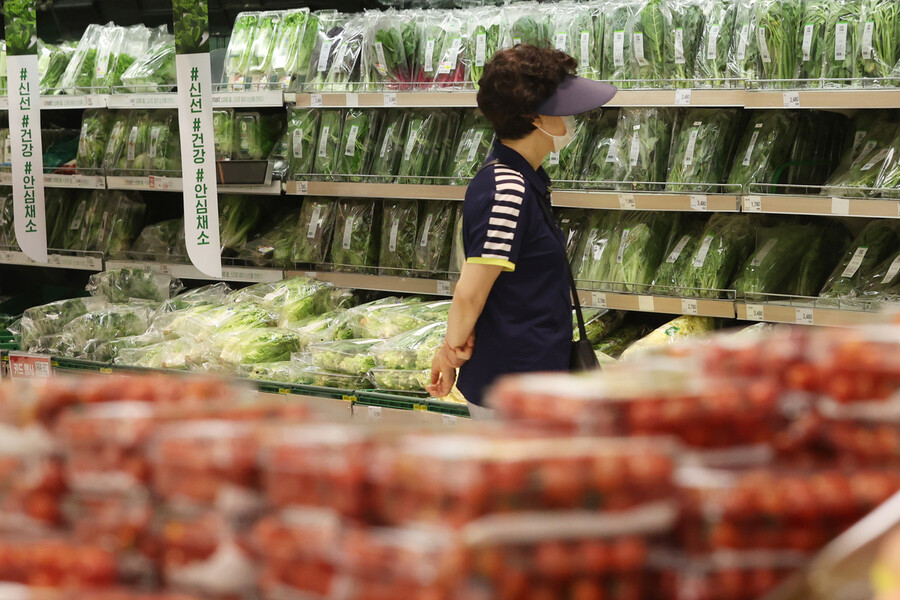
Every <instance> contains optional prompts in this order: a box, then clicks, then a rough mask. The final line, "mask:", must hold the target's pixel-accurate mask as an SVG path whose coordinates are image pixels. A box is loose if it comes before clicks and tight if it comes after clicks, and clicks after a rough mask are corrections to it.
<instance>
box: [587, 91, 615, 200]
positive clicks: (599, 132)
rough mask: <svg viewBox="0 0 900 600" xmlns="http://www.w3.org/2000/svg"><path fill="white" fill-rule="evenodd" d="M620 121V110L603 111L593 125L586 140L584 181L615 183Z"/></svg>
mask: <svg viewBox="0 0 900 600" xmlns="http://www.w3.org/2000/svg"><path fill="white" fill-rule="evenodd" d="M618 121H619V110H618V109H615V108H611V109H608V110H603V111H602V113H601V114H600V118H599V119H595V120H594V122H593V123H592V127H591V129H592V131H591V132H590V138H589V139H588V140H585V149H584V170H583V172H582V174H581V178H582V179H583V180H584V181H588V182H597V181H607V182H609V181H613V177H614V176H615V169H616V156H617V153H618V150H619V143H620V139H621V138H618V137H617V128H618ZM588 187H595V186H594V185H589V186H588ZM604 187H611V185H610V184H607V185H606V186H604Z"/></svg>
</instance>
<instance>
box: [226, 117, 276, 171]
mask: <svg viewBox="0 0 900 600" xmlns="http://www.w3.org/2000/svg"><path fill="white" fill-rule="evenodd" d="M283 131H284V119H283V117H282V116H281V115H276V114H272V115H267V114H262V113H258V112H239V113H235V116H234V152H233V156H234V158H235V159H236V160H265V159H266V158H268V156H269V153H270V152H272V148H273V147H274V146H275V142H276V141H277V140H278V138H279V137H280V135H281V133H282V132H283Z"/></svg>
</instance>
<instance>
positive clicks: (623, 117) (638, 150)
mask: <svg viewBox="0 0 900 600" xmlns="http://www.w3.org/2000/svg"><path fill="white" fill-rule="evenodd" d="M651 1H654V2H655V1H656V0H651ZM673 121H674V119H673V114H672V112H671V111H670V110H668V109H665V108H623V109H621V110H620V111H619V124H618V129H617V131H616V139H617V141H618V146H617V149H616V154H615V159H616V162H615V171H614V173H613V180H614V181H618V182H624V183H620V184H619V187H620V189H628V190H640V191H654V190H661V189H662V187H663V184H662V183H660V182H663V181H664V180H665V177H666V170H667V169H668V166H669V149H670V145H671V140H672V128H673V125H674V122H673Z"/></svg>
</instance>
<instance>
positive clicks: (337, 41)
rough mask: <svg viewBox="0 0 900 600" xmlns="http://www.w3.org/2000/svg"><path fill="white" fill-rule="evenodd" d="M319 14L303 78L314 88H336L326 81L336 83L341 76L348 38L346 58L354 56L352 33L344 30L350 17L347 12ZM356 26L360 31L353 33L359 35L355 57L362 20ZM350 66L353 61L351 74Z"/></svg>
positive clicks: (327, 89)
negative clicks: (307, 67)
mask: <svg viewBox="0 0 900 600" xmlns="http://www.w3.org/2000/svg"><path fill="white" fill-rule="evenodd" d="M318 17H319V26H318V28H317V31H316V39H315V41H314V43H313V48H312V53H311V54H310V58H309V69H308V70H307V75H306V81H307V82H309V83H310V84H311V85H312V86H313V88H314V89H316V90H320V91H338V90H337V89H334V88H332V87H331V86H328V85H326V84H328V83H335V82H336V79H337V78H339V77H341V75H342V70H343V68H345V64H344V62H343V61H344V57H345V54H346V53H347V52H348V48H347V44H346V42H347V41H349V42H350V43H351V47H350V48H349V51H350V55H351V56H350V57H349V58H353V56H352V55H353V47H352V45H353V42H352V39H353V37H354V35H353V34H352V33H351V32H348V31H347V29H348V24H349V22H350V21H351V19H350V17H349V15H343V14H340V13H337V12H331V11H327V12H326V11H321V12H319V13H318ZM359 25H360V27H359V30H358V31H357V32H355V33H356V34H357V35H358V36H359V42H358V43H357V44H356V46H357V48H356V58H358V57H359V49H360V46H361V43H362V32H363V29H362V21H360V22H359ZM353 67H355V64H354V65H352V66H351V73H352V68H353ZM344 81H346V80H344ZM338 87H339V86H338ZM341 91H343V90H341Z"/></svg>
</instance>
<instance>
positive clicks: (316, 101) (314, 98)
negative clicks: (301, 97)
mask: <svg viewBox="0 0 900 600" xmlns="http://www.w3.org/2000/svg"><path fill="white" fill-rule="evenodd" d="M309 105H310V106H311V107H313V108H322V94H310V95H309Z"/></svg>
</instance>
